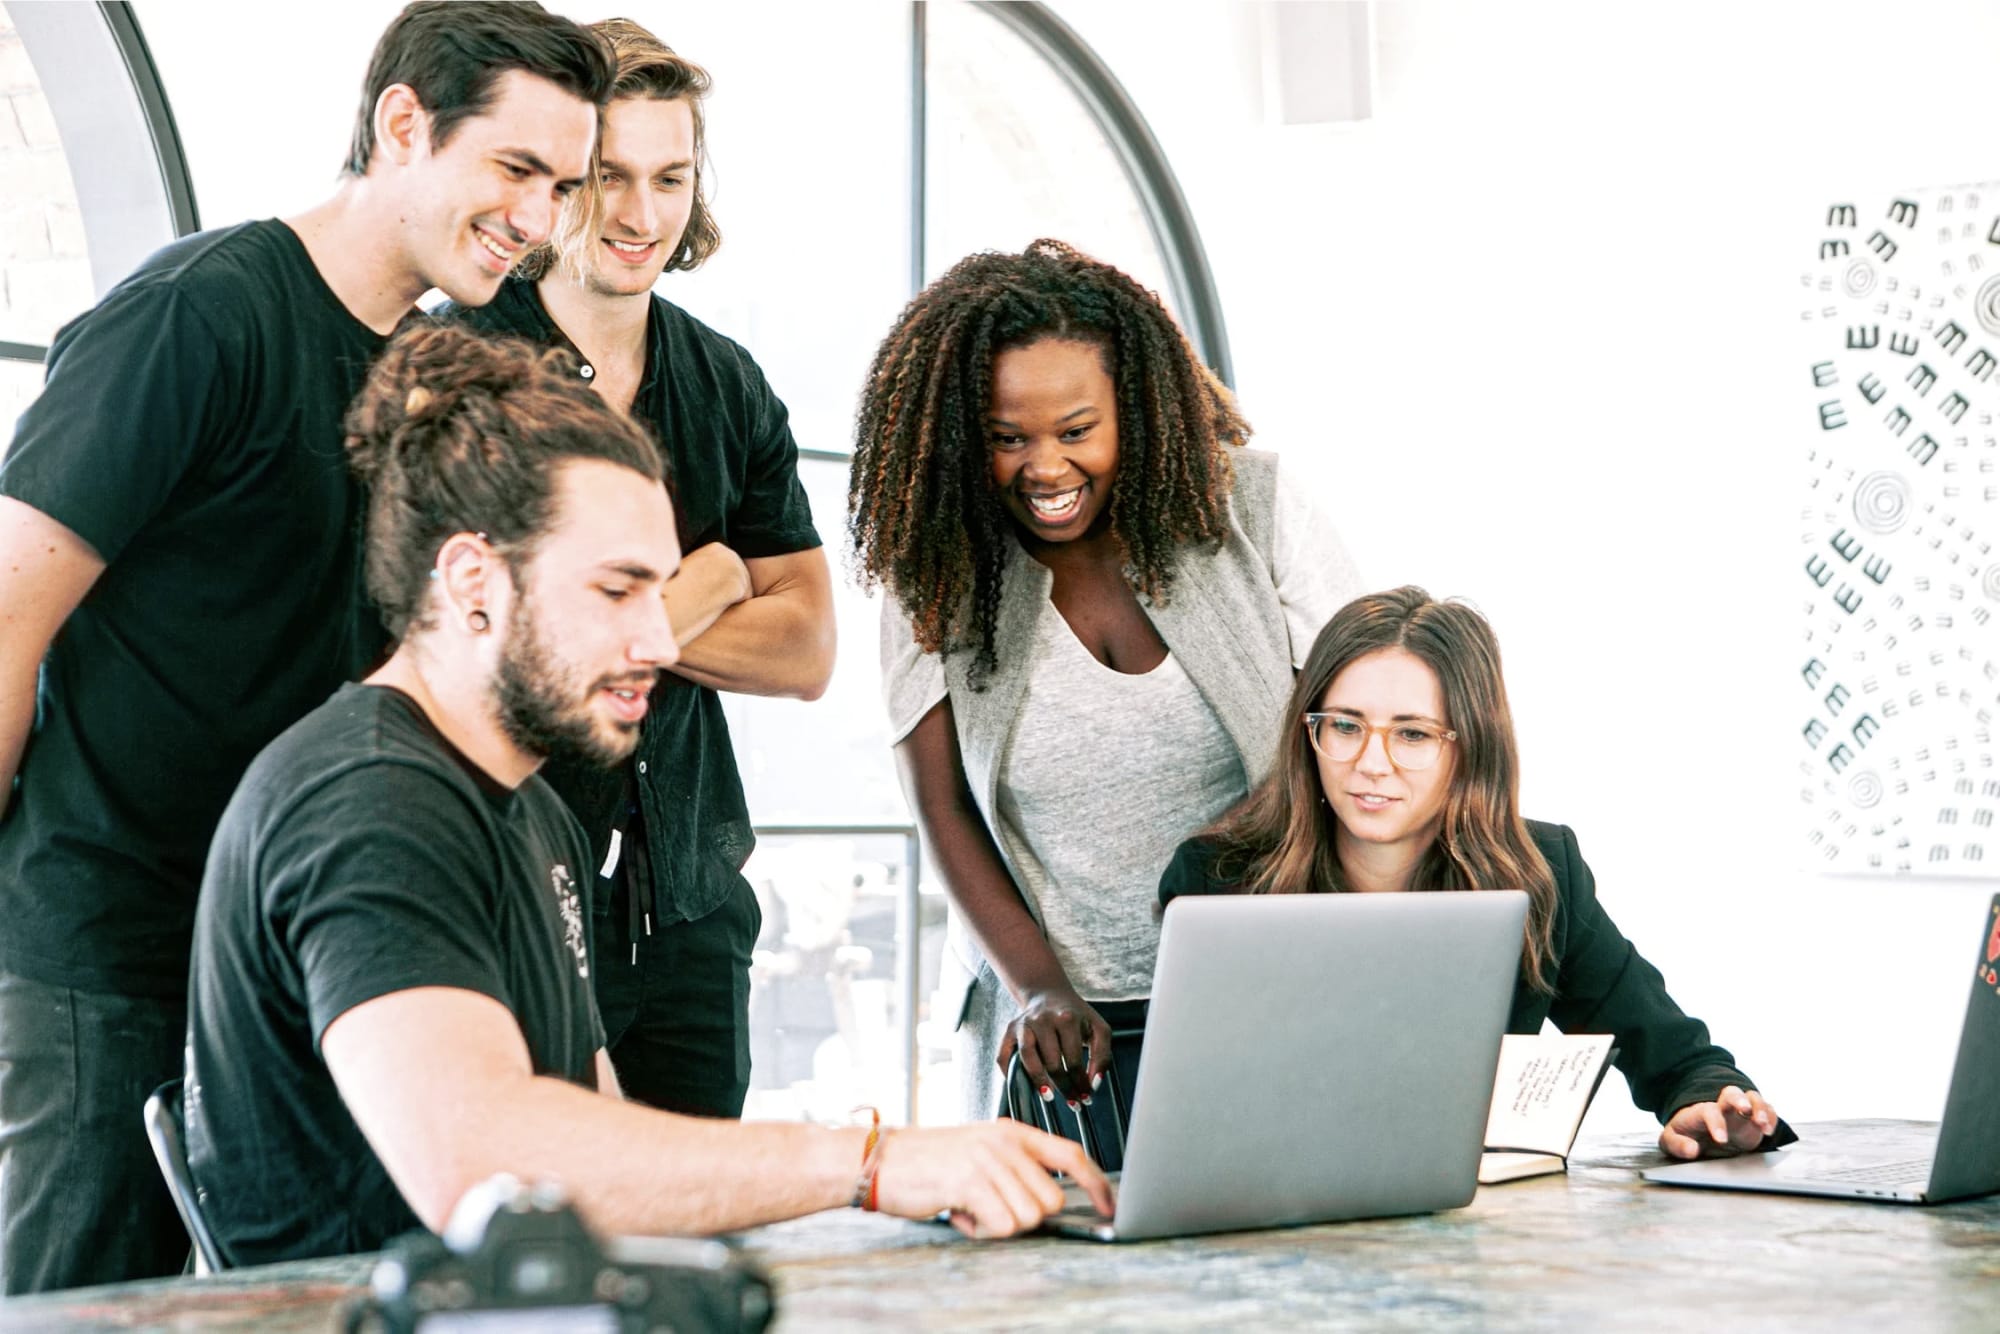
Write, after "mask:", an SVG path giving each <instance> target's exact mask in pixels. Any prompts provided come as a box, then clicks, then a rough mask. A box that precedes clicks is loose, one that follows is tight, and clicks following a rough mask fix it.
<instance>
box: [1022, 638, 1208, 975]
mask: <svg viewBox="0 0 2000 1334" xmlns="http://www.w3.org/2000/svg"><path fill="white" fill-rule="evenodd" d="M1032 662H1033V665H1032V666H1031V667H1030V669H1029V674H1028V685H1027V691H1026V694H1025V695H1024V696H1023V699H1022V705H1021V715H1020V721H1019V722H1018V723H1017V724H1016V725H1015V727H1014V732H1013V736H1012V737H1011V739H1010V740H1009V742H1008V744H1007V748H1006V751H1005V753H1004V754H1003V755H1002V757H1001V761H1000V771H999V773H1000V788H999V810H998V812H997V814H998V816H999V819H998V825H999V827H998V829H997V830H996V831H995V832H996V833H997V834H998V835H999V837H1000V841H1001V843H1002V845H1003V846H1004V847H1005V849H1006V852H1007V856H1008V859H1009V860H1010V861H1012V863H1013V864H1014V868H1015V871H1016V873H1017V877H1018V884H1019V885H1020V889H1021V893H1022V894H1023V896H1025V897H1026V899H1027V901H1028V907H1029V910H1030V911H1031V912H1033V913H1034V914H1035V918H1036V920H1037V921H1039V922H1040V923H1041V926H1042V931H1043V934H1044V935H1046V936H1047V937H1048V940H1049V944H1050V945H1051V946H1052V947H1053V948H1054V950H1055V954H1056V959H1057V961H1058V962H1060V963H1061V964H1062V967H1063V971H1064V972H1065V973H1067V974H1068V975H1069V980H1070V982H1071V984H1072V985H1074V986H1075V987H1076V989H1077V991H1078V992H1080V993H1081V994H1083V995H1085V996H1088V997H1090V998H1091V999H1093V1000H1129V999H1132V998H1135V997H1141V996H1146V995H1148V994H1150V992H1151V990H1152V981H1153V956H1154V955H1155V954H1156V953H1157V952H1158V950H1159V945H1160V924H1159V892H1158V886H1159V879H1160V869H1161V868H1162V867H1164V866H1165V865H1166V864H1167V862H1168V861H1169V860H1171V859H1172V857H1173V855H1174V848H1175V846H1176V845H1177V844H1179V842H1180V841H1181V840H1182V839H1184V838H1186V837H1187V836H1188V835H1189V834H1191V833H1193V832H1194V831H1195V830H1197V829H1200V828H1201V827H1202V826H1203V825H1206V824H1207V823H1208V822H1209V821H1211V820H1213V819H1214V818H1215V817H1216V816H1218V815H1220V814H1221V813H1222V812H1223V811H1224V810H1226V809H1227V808H1228V806H1229V804H1230V803H1231V802H1232V801H1234V800H1235V799H1236V798H1237V797H1239V796H1241V795H1242V794H1243V790H1244V788H1245V786H1246V785H1247V784H1246V782H1245V779H1244V774H1243V762H1242V760H1241V759H1239V758H1238V757H1237V754H1236V747H1235V746H1234V745H1233V744H1231V742H1230V740H1229V734H1228V733H1227V732H1225V731H1224V730H1223V728H1222V724H1221V722H1220V721H1219V720H1218V719H1217V718H1216V716H1215V712H1214V711H1213V710H1212V709H1210V708H1209V707H1208V705H1207V703H1206V702H1205V701H1204V700H1203V699H1202V697H1201V693H1200V692H1199V691H1198V690H1196V689H1195V685H1194V682H1192V681H1190V680H1189V679H1188V675H1187V673H1186V672H1185V671H1184V670H1182V668H1181V665H1180V663H1179V662H1177V661H1176V660H1175V659H1174V657H1173V655H1172V654H1168V655H1167V657H1166V658H1165V659H1164V660H1163V661H1162V662H1161V663H1160V664H1159V666H1157V667H1155V668H1154V669H1153V670H1152V671H1150V672H1146V673H1144V674H1143V675H1131V674H1127V673H1124V672H1118V671H1114V670H1112V669H1111V668H1109V667H1107V666H1105V665H1104V664H1103V663H1101V662H1099V661H1098V660H1097V659H1096V658H1094V657H1092V656H1091V654H1090V651H1089V650H1088V649H1086V648H1085V647H1084V646H1083V645H1082V644H1081V643H1079V642H1078V641H1077V638H1076V635H1075V633H1074V632H1073V631H1072V630H1071V629H1070V627H1069V623H1068V622H1067V621H1065V620H1064V619H1063V617H1062V613H1061V612H1059V611H1057V610H1056V609H1055V607H1054V606H1053V605H1052V604H1050V603H1047V602H1044V603H1043V604H1042V605H1041V608H1040V610H1039V613H1038V615H1037V617H1036V622H1035V646H1034V651H1033V655H1032ZM1080 720H1088V726H1080V725H1079V722H1080Z"/></svg>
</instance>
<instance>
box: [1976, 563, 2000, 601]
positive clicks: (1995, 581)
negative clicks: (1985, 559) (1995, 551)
mask: <svg viewBox="0 0 2000 1334" xmlns="http://www.w3.org/2000/svg"><path fill="white" fill-rule="evenodd" d="M1979 588H1980V591H1981V592H1983V593H1985V594H1986V596H1987V597H1990V598H1992V599H1993V600H1994V601H1995V602H2000V560H1996V561H1994V562H1993V563H1992V564H1991V565H1989V566H1987V567H1986V573H1985V574H1983V575H1981V576H1980V577H1979Z"/></svg>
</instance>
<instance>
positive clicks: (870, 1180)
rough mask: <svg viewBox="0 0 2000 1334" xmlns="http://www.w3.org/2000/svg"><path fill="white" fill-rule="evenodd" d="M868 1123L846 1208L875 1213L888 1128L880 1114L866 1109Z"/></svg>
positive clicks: (873, 1109)
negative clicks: (859, 1161)
mask: <svg viewBox="0 0 2000 1334" xmlns="http://www.w3.org/2000/svg"><path fill="white" fill-rule="evenodd" d="M867 1112H868V1117H869V1122H868V1126H867V1128H866V1130H865V1131H864V1133H863V1137H862V1141H861V1167H860V1170H859V1172H857V1173H856V1175H855V1178H854V1192H853V1195H852V1196H851V1197H850V1198H849V1200H848V1202H847V1203H848V1207H849V1208H853V1209H862V1210H865V1211H867V1212H868V1213H871V1214H872V1213H875V1212H877V1211H878V1210H879V1208H880V1203H881V1176H882V1152H883V1150H884V1149H886V1148H887V1147H888V1144H889V1134H890V1128H889V1127H888V1126H885V1125H883V1124H882V1113H881V1112H880V1111H878V1110H877V1109H875V1108H873V1107H870V1108H868V1109H867Z"/></svg>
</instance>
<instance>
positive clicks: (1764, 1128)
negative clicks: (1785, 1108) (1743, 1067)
mask: <svg viewBox="0 0 2000 1334" xmlns="http://www.w3.org/2000/svg"><path fill="white" fill-rule="evenodd" d="M1777 1128H1778V1114H1777V1113H1776V1112H1775V1111H1773V1110H1772V1109H1771V1104H1770V1103H1768V1102H1765V1101H1764V1095H1763V1094H1761V1093H1759V1092H1757V1090H1756V1089H1751V1090H1749V1091H1748V1092H1745V1091H1744V1090H1743V1089H1740V1088H1737V1087H1736V1086H1735V1085H1734V1084H1731V1085H1730V1086H1729V1087H1728V1088H1726V1089H1724V1090H1722V1092H1720V1093H1718V1094H1716V1095H1715V1101H1714V1102H1691V1103H1689V1104H1688V1105H1687V1106H1685V1107H1683V1108H1681V1109H1680V1110H1679V1111H1678V1112H1675V1113H1674V1114H1673V1116H1672V1117H1671V1118H1669V1119H1668V1121H1667V1123H1666V1125H1664V1126H1662V1127H1660V1151H1661V1152H1663V1153H1665V1154H1666V1155H1668V1156H1669V1157H1672V1158H1726V1157H1728V1156H1730V1155H1731V1154H1737V1153H1744V1152H1747V1151H1749V1150H1751V1149H1754V1148H1756V1147H1757V1146H1758V1145H1759V1144H1761V1143H1763V1142H1764V1136H1766V1135H1768V1134H1770V1133H1771V1132H1772V1131H1774V1130H1776V1129H1777Z"/></svg>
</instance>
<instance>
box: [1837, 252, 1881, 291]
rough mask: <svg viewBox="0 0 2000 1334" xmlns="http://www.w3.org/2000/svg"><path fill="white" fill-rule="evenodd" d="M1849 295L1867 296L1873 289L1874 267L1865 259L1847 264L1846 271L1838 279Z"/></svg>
mask: <svg viewBox="0 0 2000 1334" xmlns="http://www.w3.org/2000/svg"><path fill="white" fill-rule="evenodd" d="M1840 285H1841V287H1843V288H1845V289H1846V291H1847V294H1848V295H1849V296H1867V295H1868V294H1869V293H1870V292H1872V291H1874V290H1875V268H1874V266H1873V265H1871V264H1869V263H1868V262H1867V261H1866V260H1859V259H1857V260H1855V261H1854V262H1853V263H1852V264H1850V265H1848V266H1847V273H1846V275H1845V276H1843V277H1842V278H1841V280H1840Z"/></svg>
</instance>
